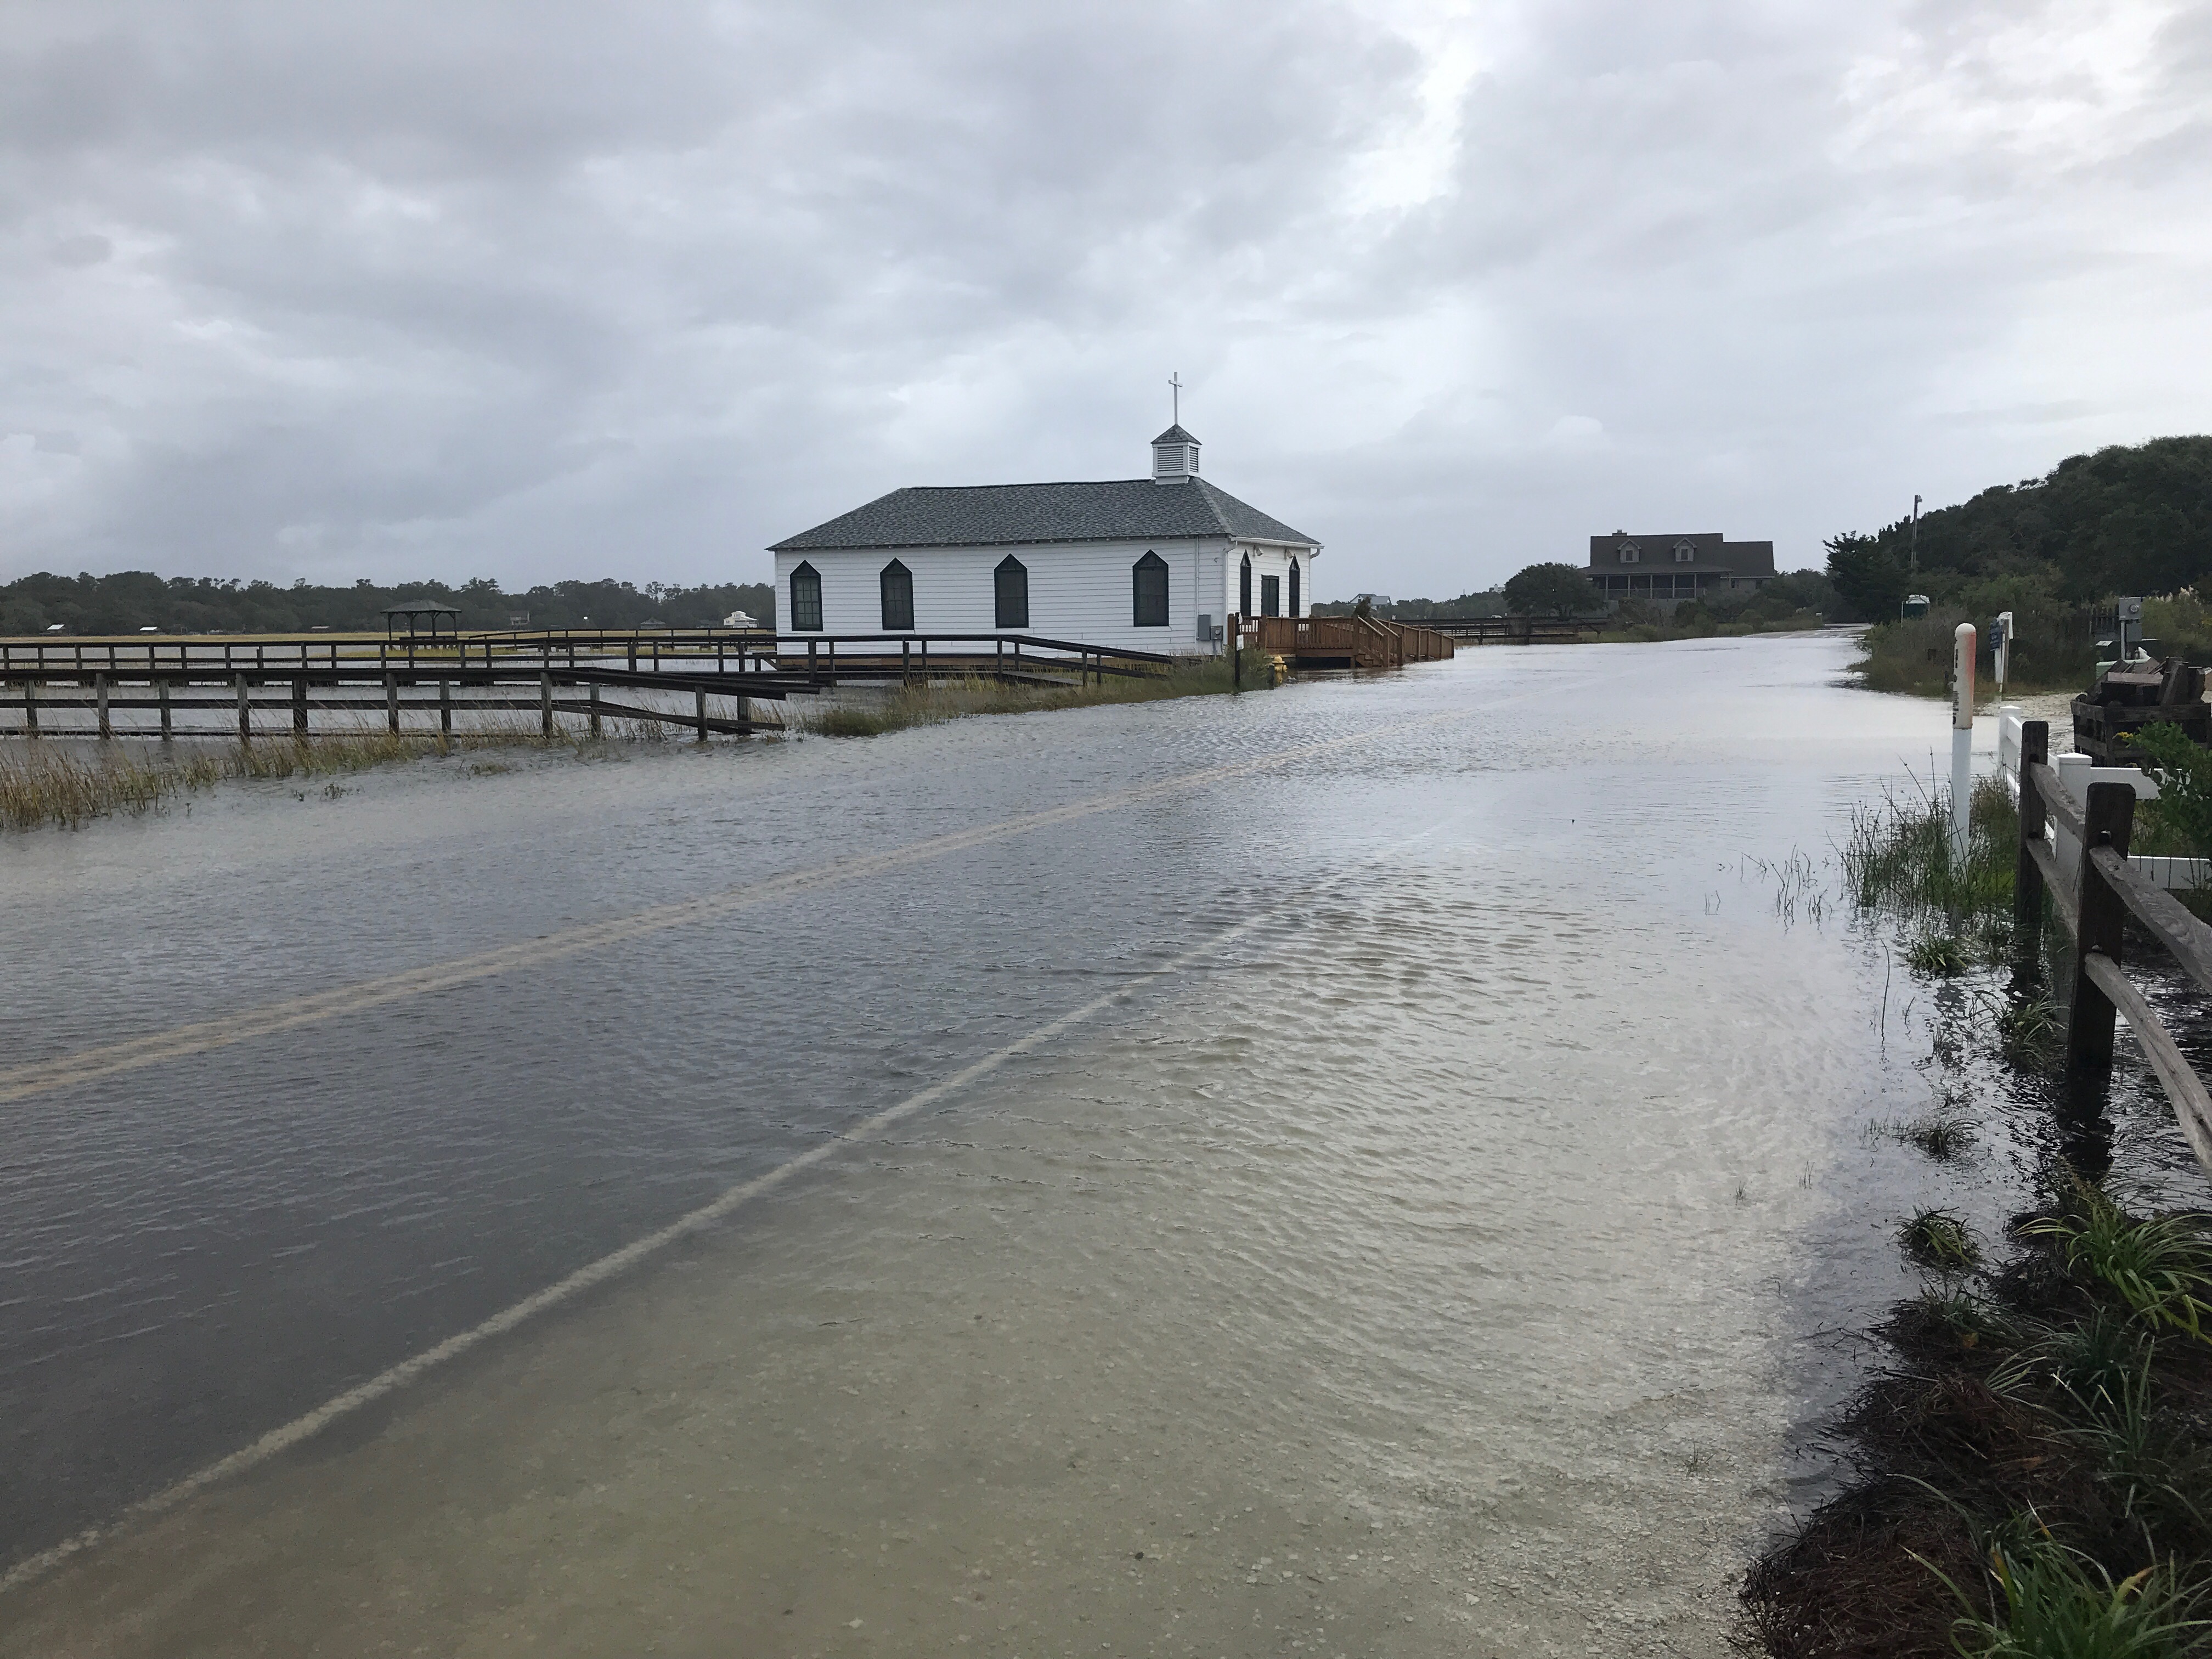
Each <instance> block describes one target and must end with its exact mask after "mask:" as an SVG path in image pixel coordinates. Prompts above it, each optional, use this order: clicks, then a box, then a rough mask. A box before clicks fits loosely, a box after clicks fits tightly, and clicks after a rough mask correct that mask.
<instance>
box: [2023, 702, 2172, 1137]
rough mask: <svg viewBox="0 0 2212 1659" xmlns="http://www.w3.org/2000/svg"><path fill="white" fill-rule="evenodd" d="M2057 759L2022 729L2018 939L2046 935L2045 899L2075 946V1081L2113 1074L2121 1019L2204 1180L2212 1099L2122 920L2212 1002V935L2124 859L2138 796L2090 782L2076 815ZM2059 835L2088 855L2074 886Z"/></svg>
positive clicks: (2069, 1037)
mask: <svg viewBox="0 0 2212 1659" xmlns="http://www.w3.org/2000/svg"><path fill="white" fill-rule="evenodd" d="M2050 750H2051V727H2050V725H2049V723H2048V722H2046V721H2044V720H2024V721H2022V722H2021V732H2020V854H2019V860H2018V862H2017V865H2016V866H2015V872H2014V878H2013V918H2014V925H2015V930H2016V932H2017V933H2018V935H2019V937H2020V938H2021V939H2034V938H2036V937H2038V936H2039V934H2040V933H2041V932H2042V927H2043V901H2044V899H2045V896H2046V895H2047V896H2049V898H2050V900H2051V908H2052V909H2053V910H2054V911H2056V912H2057V915H2058V918H2059V920H2060V921H2063V922H2064V923H2065V925H2066V929H2067V932H2068V933H2069V934H2071V935H2072V937H2073V940H2074V963H2073V969H2074V997H2073V1002H2072V1005H2071V1006H2070V1009H2069V1013H2068V1017H2067V1023H2066V1069H2067V1073H2068V1075H2069V1077H2074V1078H2080V1077H2083V1076H2096V1075H2100V1074H2102V1073H2106V1072H2108V1071H2109V1070H2110V1068H2111V1066H2112V1037H2113V1029H2114V1024H2115V1020H2116V1018H2118V1017H2119V1016H2124V1017H2125V1018H2126V1019H2127V1022H2128V1027H2129V1029H2130V1030H2132V1031H2133V1032H2134V1033H2135V1034H2136V1041H2137V1042H2140V1043H2141V1044H2142V1050H2143V1055H2144V1057H2145V1058H2146V1059H2148V1060H2149V1061H2150V1066H2151V1070H2152V1071H2153V1072H2154V1073H2157V1076H2158V1080H2159V1082H2160V1085H2161V1086H2163V1087H2164V1089H2165V1091H2166V1098H2167V1099H2168V1100H2169V1101H2171V1102H2172V1105H2173V1113H2174V1116H2175V1117H2176V1118H2177V1119H2179V1121H2180V1124H2181V1133H2183V1135H2184V1136H2185V1137H2186V1138H2187V1139H2188V1141H2189V1145H2190V1148H2191V1151H2193V1152H2195V1153H2196V1154H2197V1162H2198V1163H2200V1164H2203V1166H2204V1168H2205V1170H2206V1172H2207V1173H2212V1093H2208V1092H2207V1091H2206V1089H2205V1086H2204V1082H2203V1079H2201V1078H2200V1077H2198V1076H2197V1071H2196V1068H2195V1067H2194V1066H2191V1064H2190V1063H2189V1060H2188V1059H2187V1058H2186V1057H2185V1055H2184V1054H2182V1052H2181V1050H2180V1048H2179V1047H2178V1046H2177V1045H2176V1044H2175V1042H2174V1041H2173V1037H2172V1034H2171V1033H2170V1032H2168V1031H2167V1030H2166V1025H2165V1024H2164V1022H2162V1021H2161V1020H2160V1018H2159V1017H2158V1015H2157V1014H2156V1012H2154V1011H2153V1009H2152V1008H2151V1006H2150V1003H2149V1002H2148V1000H2147V999H2146V998H2145V997H2144V996H2143V994H2142V991H2141V990H2140V989H2138V988H2137V987H2136V984H2135V982H2134V981H2132V980H2130V978H2129V977H2128V976H2127V974H2126V972H2125V970H2124V968H2123V967H2122V965H2121V964H2122V938H2123V934H2124V929H2125V924H2126V920H2127V918H2128V917H2129V916H2130V915H2133V916H2134V917H2135V919H2136V921H2138V922H2140V923H2141V924H2142V927H2143V929H2144V931H2145V932H2147V933H2149V934H2150V936H2151V937H2152V938H2153V939H2156V940H2157V941H2158V942H2159V944H2160V945H2163V946H2165V948H2166V951H2167V952H2168V953H2169V954H2170V955H2172V957H2173V959H2174V960H2175V961H2176V962H2177V963H2179V964H2180V965H2181V968H2182V970H2183V971H2184V972H2185V974H2187V975H2189V977H2190V979H2191V980H2192V981H2194V982H2195V983H2196V985H2197V988H2198V989H2199V990H2201V991H2203V992H2205V993H2207V994H2212V927H2208V926H2207V925H2206V924H2205V923H2203V922H2202V921H2198V920H2197V917H2196V916H2194V915H2191V913H2190V912H2189V910H2188V909H2186V908H2185V907H2184V906H2183V905H2182V903H2181V902H2180V901H2179V899H2177V898H2175V897H2174V896H2172V894H2171V893H2169V892H2167V891H2166V890H2165V889H2164V888H2162V887H2160V886H2159V885H2157V884H2155V883H2154V882H2153V881H2151V880H2150V879H2149V878H2148V877H2147V876H2145V875H2144V874H2143V872H2142V871H2140V870H2138V869H2136V867H2135V866H2132V865H2130V863H2129V862H2128V842H2129V838H2130V836H2131V834H2132V833H2133V830H2134V826H2135V811H2136V792H2135V790H2134V789H2133V788H2131V787H2130V786H2128V785H2127V784H2124V783H2105V782H2096V783H2092V784H2091V785H2090V786H2089V792H2088V793H2089V799H2088V804H2087V806H2086V807H2077V806H2076V805H2075V803H2074V800H2073V798H2072V796H2071V795H2069V793H2068V792H2067V789H2066V787H2065V785H2064V783H2063V781H2061V780H2060V778H2059V776H2058V774H2057V772H2056V771H2054V770H2053V769H2051V763H2050ZM2053 827H2057V828H2061V829H2064V830H2065V831H2066V833H2068V834H2069V835H2070V836H2073V838H2074V841H2075V845H2076V846H2078V847H2079V848H2081V858H2080V860H2078V861H2077V863H2076V864H2075V868H2074V870H2073V871H2072V872H2070V873H2071V876H2072V879H2071V880H2070V881H2069V879H2068V877H2069V872H2067V871H2065V870H2063V868H2061V866H2060V865H2059V862H2058V858H2057V854H2056V852H2055V851H2054V850H2053V848H2052V847H2051V841H2050V839H2049V835H2048V832H2049V831H2050V829H2051V828H2053Z"/></svg>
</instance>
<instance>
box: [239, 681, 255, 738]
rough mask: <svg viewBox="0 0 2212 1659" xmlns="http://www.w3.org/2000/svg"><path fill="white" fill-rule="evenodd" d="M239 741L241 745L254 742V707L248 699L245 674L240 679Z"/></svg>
mask: <svg viewBox="0 0 2212 1659" xmlns="http://www.w3.org/2000/svg"><path fill="white" fill-rule="evenodd" d="M238 740H239V741H240V743H251V742H252V741H253V705H252V702H249V701H247V699H246V676H245V675H243V674H240V676H239V677H238Z"/></svg>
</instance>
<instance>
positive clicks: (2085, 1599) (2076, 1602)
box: [1939, 1516, 2208, 1659]
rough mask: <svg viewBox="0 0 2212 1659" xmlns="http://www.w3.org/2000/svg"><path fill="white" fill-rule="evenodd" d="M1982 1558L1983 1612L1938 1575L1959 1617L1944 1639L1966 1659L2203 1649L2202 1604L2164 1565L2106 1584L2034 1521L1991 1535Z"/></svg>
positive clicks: (2104, 1574) (2063, 1658)
mask: <svg viewBox="0 0 2212 1659" xmlns="http://www.w3.org/2000/svg"><path fill="white" fill-rule="evenodd" d="M1984 1559H1985V1560H1986V1562H1987V1567H1988V1573H1989V1577H1990V1580H1991V1581H1992V1582H1993V1583H1995V1585H1996V1591H1997V1594H1996V1598H1995V1599H1996V1605H1995V1606H1993V1607H1990V1608H1989V1609H1988V1611H1986V1612H1984V1610H1983V1608H1982V1607H1981V1605H1980V1604H1979V1602H1978V1601H1977V1599H1976V1598H1975V1597H1974V1596H1972V1595H1969V1594H1968V1593H1967V1592H1966V1590H1965V1589H1961V1588H1960V1586H1959V1585H1958V1584H1957V1583H1954V1582H1953V1581H1952V1579H1951V1577H1950V1575H1949V1574H1948V1573H1941V1572H1940V1571H1939V1576H1940V1577H1942V1580H1943V1582H1944V1583H1945V1584H1946V1585H1948V1587H1949V1589H1950V1590H1951V1592H1952V1595H1954V1597H1955V1598H1956V1599H1957V1601H1958V1603H1959V1605H1960V1608H1961V1609H1962V1613H1961V1616H1960V1619H1959V1620H1958V1621H1957V1623H1956V1625H1955V1626H1954V1630H1953V1640H1954V1643H1955V1644H1956V1646H1957V1650H1958V1651H1959V1652H1960V1653H1961V1654H1965V1655H1968V1656H1971V1659H2176V1656H2180V1655H2185V1654H2190V1653H2197V1652H2202V1651H2203V1643H2204V1636H2205V1632H2207V1629H2208V1626H2206V1624H2205V1622H2204V1621H2203V1620H2201V1619H2198V1618H2197V1617H2196V1616H2195V1615H2196V1612H2197V1602H2198V1601H2199V1600H2200V1599H2201V1598H2200V1597H2199V1596H2198V1595H2196V1594H2194V1593H2191V1591H2189V1590H2187V1589H2184V1588H2183V1586H2182V1585H2181V1584H2180V1583H2179V1582H2178V1581H2177V1578H2176V1577H2175V1574H2174V1571H2173V1569H2172V1566H2171V1565H2168V1564H2164V1563H2154V1564H2153V1565H2150V1566H2148V1567H2144V1568H2142V1570H2140V1571H2136V1572H2134V1573H2130V1575H2129V1576H2128V1577H2125V1578H2123V1579H2121V1580H2120V1581H2119V1582H2118V1583H2114V1582H2113V1581H2112V1574H2111V1573H2110V1572H2108V1571H2106V1569H2105V1566H2104V1565H2103V1564H2102V1563H2101V1562H2099V1561H2097V1560H2095V1559H2093V1558H2091V1557H2088V1556H2086V1555H2084V1554H2082V1553H2081V1552H2080V1551H2078V1550H2074V1549H2069V1548H2068V1547H2066V1546H2065V1545H2064V1544H2063V1543H2061V1542H2060V1541H2058V1540H2057V1539H2056V1538H2055V1537H2053V1536H2051V1534H2050V1533H2049V1532H2048V1531H2047V1530H2045V1529H2044V1528H2040V1527H2039V1525H2038V1523H2037V1522H2036V1520H2035V1517H2033V1516H2020V1517H2017V1518H2016V1519H2015V1521H2013V1522H2011V1523H2010V1524H2008V1525H2007V1526H2005V1527H2002V1528H1999V1529H1998V1536H1996V1538H1994V1539H1992V1540H1991V1541H1990V1543H1989V1545H1988V1547H1987V1553H1986V1555H1985V1558H1984Z"/></svg>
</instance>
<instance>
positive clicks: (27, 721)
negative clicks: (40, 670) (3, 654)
mask: <svg viewBox="0 0 2212 1659" xmlns="http://www.w3.org/2000/svg"><path fill="white" fill-rule="evenodd" d="M44 655H45V653H43V652H41V653H40V656H41V657H42V658H43V657H44ZM23 735H24V736H25V737H27V738H35V737H37V736H38V735H39V683H38V682H37V681H36V680H25V681H24V682H23Z"/></svg>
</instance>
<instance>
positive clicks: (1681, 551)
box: [1674, 542, 1698, 564]
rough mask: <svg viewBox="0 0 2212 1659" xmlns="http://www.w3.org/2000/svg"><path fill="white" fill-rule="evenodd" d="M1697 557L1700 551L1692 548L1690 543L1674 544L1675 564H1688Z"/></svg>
mask: <svg viewBox="0 0 2212 1659" xmlns="http://www.w3.org/2000/svg"><path fill="white" fill-rule="evenodd" d="M1697 556H1698V550H1697V549H1696V548H1694V547H1692V546H1691V545H1690V544H1689V543H1687V542H1676V543H1675V544H1674V562H1675V563H1676V564H1687V563H1689V562H1690V561H1691V560H1692V559H1694V558H1696V557H1697Z"/></svg>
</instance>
